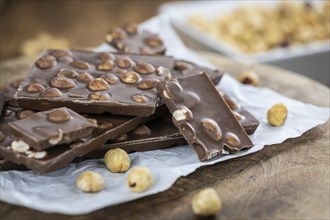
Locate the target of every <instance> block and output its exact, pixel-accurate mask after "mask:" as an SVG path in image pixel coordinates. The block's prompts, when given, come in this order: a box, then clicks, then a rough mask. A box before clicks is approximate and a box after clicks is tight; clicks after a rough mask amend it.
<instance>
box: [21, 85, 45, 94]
mask: <svg viewBox="0 0 330 220" xmlns="http://www.w3.org/2000/svg"><path fill="white" fill-rule="evenodd" d="M26 90H27V91H28V92H31V93H35V92H42V91H44V90H45V87H44V86H43V85H41V84H40V83H30V84H29V85H28V87H27V89H26Z"/></svg>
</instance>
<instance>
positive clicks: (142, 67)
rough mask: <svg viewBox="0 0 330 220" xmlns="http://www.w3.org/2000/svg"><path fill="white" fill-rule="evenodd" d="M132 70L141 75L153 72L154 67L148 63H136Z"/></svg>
mask: <svg viewBox="0 0 330 220" xmlns="http://www.w3.org/2000/svg"><path fill="white" fill-rule="evenodd" d="M134 70H135V71H136V72H138V73H140V74H142V75H146V74H150V73H153V72H155V70H156V69H155V67H154V66H153V65H151V64H150V63H138V64H136V65H135V66H134Z"/></svg>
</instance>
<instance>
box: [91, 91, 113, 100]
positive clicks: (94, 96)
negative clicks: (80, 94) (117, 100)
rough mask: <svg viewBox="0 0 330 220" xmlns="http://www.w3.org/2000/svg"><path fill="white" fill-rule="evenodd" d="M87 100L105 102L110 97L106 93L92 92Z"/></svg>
mask: <svg viewBox="0 0 330 220" xmlns="http://www.w3.org/2000/svg"><path fill="white" fill-rule="evenodd" d="M89 99H91V100H97V101H105V100H109V99H110V95H109V93H107V92H93V93H91V94H90V95H89Z"/></svg>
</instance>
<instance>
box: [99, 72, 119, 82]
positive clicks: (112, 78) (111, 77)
mask: <svg viewBox="0 0 330 220" xmlns="http://www.w3.org/2000/svg"><path fill="white" fill-rule="evenodd" d="M101 78H102V79H104V80H105V81H106V82H107V83H109V84H110V85H114V84H116V82H117V81H118V77H117V76H115V75H114V74H112V73H106V74H104V75H103V76H102V77H101Z"/></svg>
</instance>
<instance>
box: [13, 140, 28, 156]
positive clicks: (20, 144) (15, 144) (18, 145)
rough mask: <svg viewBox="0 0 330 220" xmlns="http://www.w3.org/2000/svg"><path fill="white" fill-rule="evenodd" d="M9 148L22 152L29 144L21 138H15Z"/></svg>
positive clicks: (26, 149)
mask: <svg viewBox="0 0 330 220" xmlns="http://www.w3.org/2000/svg"><path fill="white" fill-rule="evenodd" d="M11 149H12V150H13V151H16V152H19V153H24V152H26V151H28V150H29V149H30V146H29V145H28V144H27V143H25V142H24V141H22V140H17V141H13V142H11Z"/></svg>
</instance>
